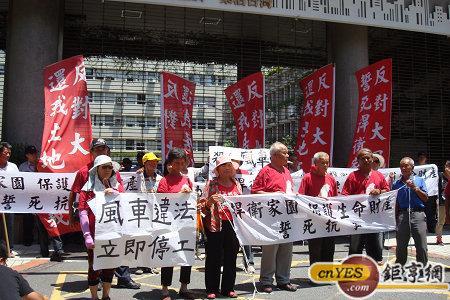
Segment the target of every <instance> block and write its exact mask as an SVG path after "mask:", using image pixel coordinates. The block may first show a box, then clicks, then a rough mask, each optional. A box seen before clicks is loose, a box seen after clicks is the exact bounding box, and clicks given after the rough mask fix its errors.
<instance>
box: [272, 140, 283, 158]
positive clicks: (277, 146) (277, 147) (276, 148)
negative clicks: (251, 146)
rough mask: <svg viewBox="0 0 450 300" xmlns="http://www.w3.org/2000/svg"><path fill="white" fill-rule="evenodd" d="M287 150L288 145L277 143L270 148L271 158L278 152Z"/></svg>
mask: <svg viewBox="0 0 450 300" xmlns="http://www.w3.org/2000/svg"><path fill="white" fill-rule="evenodd" d="M284 149H287V147H286V145H285V144H283V143H280V142H275V143H273V144H272V146H270V156H273V155H275V154H277V153H278V152H281V151H282V150H284Z"/></svg>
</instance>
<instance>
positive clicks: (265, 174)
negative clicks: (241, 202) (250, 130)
mask: <svg viewBox="0 0 450 300" xmlns="http://www.w3.org/2000/svg"><path fill="white" fill-rule="evenodd" d="M288 158H289V153H288V149H287V147H286V146H285V145H284V144H282V143H280V142H275V143H274V144H272V146H270V164H268V165H267V166H265V167H264V168H262V169H261V171H259V173H258V175H257V176H256V178H255V180H254V181H253V186H252V194H264V193H277V192H278V193H280V192H281V193H286V194H293V190H292V187H293V181H292V177H291V174H290V172H289V170H288V169H287V168H286V166H287V162H288ZM291 262H292V242H290V243H283V244H276V245H264V246H262V258H261V274H260V277H259V281H260V282H261V284H262V286H263V291H264V292H265V293H271V292H272V283H273V275H274V274H275V279H276V281H277V287H278V288H279V289H282V290H286V291H290V292H295V291H296V290H297V286H296V285H294V284H291V283H290V273H291Z"/></svg>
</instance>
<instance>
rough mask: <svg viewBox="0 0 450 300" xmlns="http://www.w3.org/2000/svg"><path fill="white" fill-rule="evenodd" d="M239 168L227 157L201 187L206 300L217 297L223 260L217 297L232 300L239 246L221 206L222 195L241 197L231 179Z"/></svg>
mask: <svg viewBox="0 0 450 300" xmlns="http://www.w3.org/2000/svg"><path fill="white" fill-rule="evenodd" d="M237 168H239V165H238V164H237V163H235V162H232V160H231V159H230V157H228V156H225V155H223V156H220V157H218V158H217V160H216V167H215V168H214V173H215V175H216V177H215V178H214V179H212V180H210V181H208V182H207V183H206V185H205V191H204V195H205V198H204V199H203V201H202V203H203V204H202V210H203V212H204V214H205V216H206V217H205V223H204V226H205V232H206V237H207V243H206V262H205V285H206V293H207V298H208V299H215V298H216V295H217V294H218V293H219V284H220V266H221V262H222V257H223V274H222V284H221V289H220V293H221V294H222V295H223V296H225V297H229V298H236V297H237V294H236V292H235V291H234V283H235V280H236V257H237V253H238V251H239V242H238V240H237V238H236V234H235V232H234V230H233V224H232V220H233V217H232V215H231V212H230V211H229V209H228V208H227V207H225V206H222V205H221V202H222V199H223V198H222V195H227V196H236V195H241V194H242V189H241V185H240V184H239V182H238V181H237V180H236V179H235V175H236V169H237Z"/></svg>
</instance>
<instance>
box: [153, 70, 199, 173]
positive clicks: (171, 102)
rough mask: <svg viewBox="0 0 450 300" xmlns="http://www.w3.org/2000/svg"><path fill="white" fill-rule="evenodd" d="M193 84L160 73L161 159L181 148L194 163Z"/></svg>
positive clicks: (180, 78)
mask: <svg viewBox="0 0 450 300" xmlns="http://www.w3.org/2000/svg"><path fill="white" fill-rule="evenodd" d="M194 98H195V83H193V82H190V81H189V80H186V79H184V78H182V77H179V76H177V75H175V74H172V73H168V72H161V135H162V143H163V144H162V147H161V148H162V157H163V158H165V157H166V156H167V154H168V153H169V151H170V149H172V148H181V149H184V150H186V152H187V153H188V155H189V157H190V159H191V163H192V164H193V163H194V151H193V139H192V110H193V107H194Z"/></svg>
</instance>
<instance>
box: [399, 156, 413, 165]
mask: <svg viewBox="0 0 450 300" xmlns="http://www.w3.org/2000/svg"><path fill="white" fill-rule="evenodd" d="M402 162H403V163H407V164H410V165H411V166H412V167H414V160H413V159H412V158H411V157H408V156H405V157H403V158H402V159H401V160H400V164H401V163H402Z"/></svg>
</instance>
